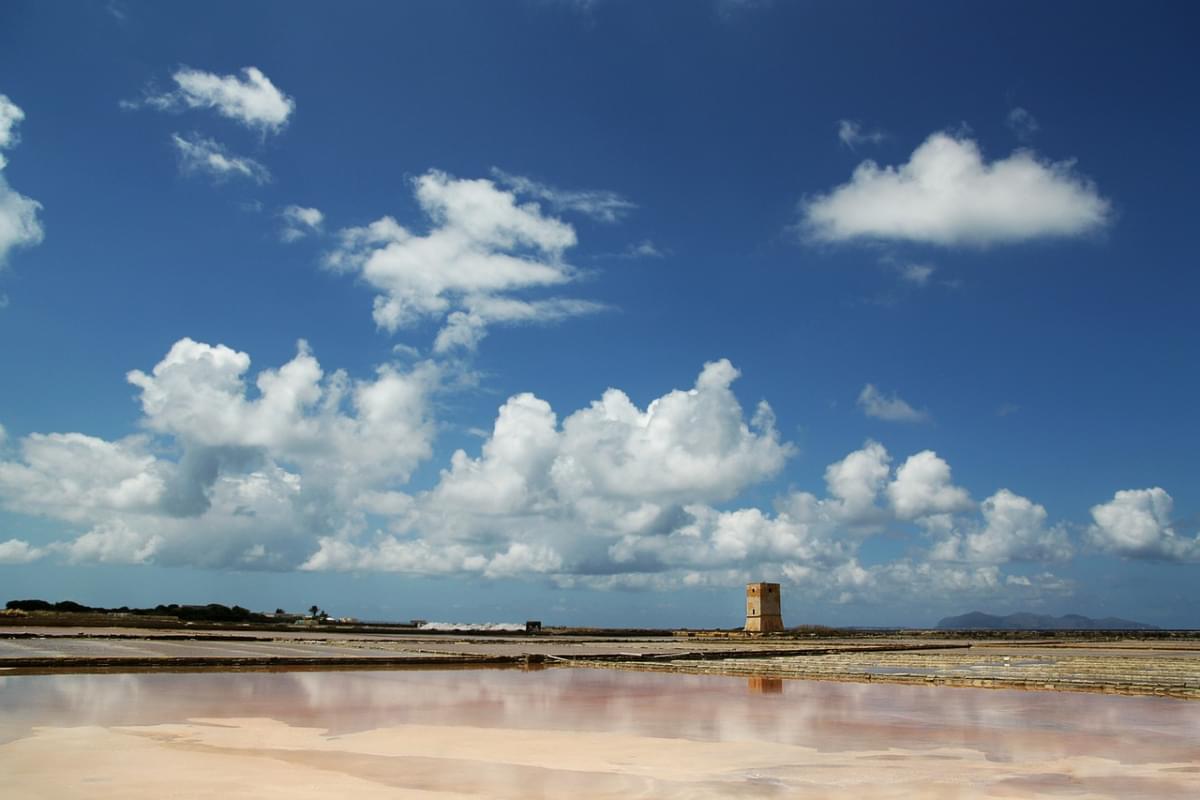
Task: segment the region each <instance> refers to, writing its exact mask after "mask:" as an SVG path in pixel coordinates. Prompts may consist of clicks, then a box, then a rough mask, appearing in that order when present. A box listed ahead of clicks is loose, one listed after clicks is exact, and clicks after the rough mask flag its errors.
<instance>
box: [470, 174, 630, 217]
mask: <svg viewBox="0 0 1200 800" xmlns="http://www.w3.org/2000/svg"><path fill="white" fill-rule="evenodd" d="M492 177H494V178H495V179H496V181H497V182H498V183H500V185H502V186H507V187H509V188H510V189H512V190H513V191H514V192H516V193H517V194H520V195H525V196H527V197H533V198H536V199H538V200H541V201H543V202H545V203H547V204H548V205H549V206H550V208H551V209H553V210H554V211H556V212H559V213H562V212H566V211H574V212H576V213H579V214H583V215H585V216H588V217H592V218H594V219H598V220H600V221H601V222H616V221H618V220H619V219H621V218H622V217H624V216H625V215H626V214H628V213H629V212H630V211H632V210H633V209H635V208H637V205H635V204H634V203H631V202H630V201H629V200H626V199H625V198H624V197H622V196H621V195H619V194H617V193H616V192H611V191H606V190H602V189H582V190H581V189H557V188H555V187H553V186H547V185H546V184H544V183H539V182H538V181H535V180H533V179H531V178H526V177H523V176H521V175H513V174H511V173H508V172H505V171H504V170H502V169H499V168H497V167H492Z"/></svg>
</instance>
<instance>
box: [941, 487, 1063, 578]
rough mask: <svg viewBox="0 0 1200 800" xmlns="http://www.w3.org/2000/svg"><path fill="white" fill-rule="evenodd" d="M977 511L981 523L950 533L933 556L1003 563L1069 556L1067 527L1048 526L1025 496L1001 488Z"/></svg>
mask: <svg viewBox="0 0 1200 800" xmlns="http://www.w3.org/2000/svg"><path fill="white" fill-rule="evenodd" d="M980 512H981V514H982V516H983V525H982V526H978V527H975V528H974V529H972V530H968V531H965V532H955V533H953V534H951V535H950V536H949V537H947V538H946V539H944V540H943V541H942V542H940V543H939V544H938V545H937V547H935V548H934V557H935V558H937V559H940V560H947V561H970V562H976V563H984V564H1004V563H1007V562H1010V561H1038V562H1046V561H1062V560H1064V559H1066V558H1069V557H1070V556H1071V553H1072V547H1071V544H1070V542H1069V541H1068V538H1067V532H1066V529H1065V528H1063V526H1061V525H1054V526H1047V524H1046V518H1047V514H1046V509H1045V508H1044V507H1043V506H1041V505H1039V504H1037V503H1034V502H1033V501H1031V500H1029V499H1028V498H1025V497H1022V496H1020V495H1018V494H1015V493H1013V492H1010V491H1009V490H1008V489H1001V490H1000V491H998V492H996V493H995V494H993V495H992V496H991V497H989V498H987V499H986V500H984V501H983V503H982V504H981V505H980Z"/></svg>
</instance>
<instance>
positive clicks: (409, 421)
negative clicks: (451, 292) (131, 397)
mask: <svg viewBox="0 0 1200 800" xmlns="http://www.w3.org/2000/svg"><path fill="white" fill-rule="evenodd" d="M249 366H250V357H249V356H248V355H247V354H245V353H241V352H238V351H235V350H232V349H230V348H228V347H225V346H224V345H216V346H213V345H208V344H204V343H201V342H195V341H193V340H191V339H181V340H179V341H178V342H176V343H175V345H174V346H172V347H171V350H170V351H169V352H168V353H167V355H166V356H165V357H164V358H163V359H162V361H160V362H159V363H158V364H156V365H155V366H154V369H153V370H152V371H151V373H150V374H147V373H144V372H142V371H140V370H133V371H132V372H130V373H129V375H128V378H129V382H130V383H132V384H133V385H134V386H137V387H138V388H139V389H140V390H141V404H142V411H143V413H144V424H145V426H146V427H147V428H148V429H149V430H151V431H154V432H156V433H161V434H166V435H169V436H171V437H173V438H174V439H175V440H177V441H178V442H180V443H182V444H183V445H184V446H185V447H187V448H188V452H189V453H190V452H194V451H200V452H203V453H207V454H216V456H218V457H219V458H218V460H220V459H225V460H226V461H230V462H238V461H241V462H242V463H250V462H251V461H253V458H254V456H255V455H256V454H262V455H263V456H265V457H270V458H271V459H273V460H276V461H278V462H280V463H282V464H287V465H293V466H296V467H299V468H300V469H301V470H302V471H303V473H304V474H305V477H306V478H307V479H308V480H309V481H314V480H315V481H319V482H320V483H322V485H328V486H332V487H335V488H338V489H339V490H340V491H344V492H353V487H354V486H362V487H364V488H373V487H375V486H378V485H380V484H388V483H404V482H406V481H407V480H408V477H409V475H410V474H411V472H412V470H413V469H414V468H415V467H416V465H417V464H418V463H419V462H420V461H422V460H424V459H426V458H428V457H429V455H430V454H431V443H432V439H433V433H434V431H433V424H432V421H431V419H430V417H429V408H428V401H429V395H430V392H431V391H432V390H433V389H434V388H435V387H436V385H437V382H438V380H439V373H438V368H437V367H436V366H434V365H432V364H429V363H423V364H419V365H418V366H417V367H416V368H415V369H413V370H411V371H409V372H402V371H400V370H399V369H397V368H395V367H391V366H384V367H381V368H379V370H378V372H377V373H376V377H375V380H373V381H372V380H367V381H358V382H352V381H351V380H350V379H349V378H348V377H347V375H346V374H345V373H344V372H341V371H337V372H334V373H333V374H332V375H329V376H326V375H325V374H324V372H323V371H322V369H321V365H320V364H319V363H318V361H317V359H316V357H315V356H313V354H312V352H311V351H310V350H309V348H308V345H307V344H306V343H305V342H303V341H301V342H300V343H299V344H298V346H297V354H296V356H295V358H293V359H292V360H291V361H289V362H288V363H286V364H284V365H283V366H282V367H280V368H279V369H277V370H274V369H267V370H263V371H262V372H260V373H259V374H258V376H257V378H256V379H255V387H256V388H257V390H258V391H257V397H254V398H250V397H248V396H247V394H248V392H247V386H246V380H245V373H246V371H247V370H248V369H249ZM346 407H349V408H346ZM185 462H186V459H185ZM205 472H206V471H205V470H200V474H202V475H203V474H205ZM207 472H211V470H207Z"/></svg>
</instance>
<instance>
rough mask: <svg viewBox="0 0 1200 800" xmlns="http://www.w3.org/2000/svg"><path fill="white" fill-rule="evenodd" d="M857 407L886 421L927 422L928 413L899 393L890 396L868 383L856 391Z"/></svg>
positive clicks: (871, 415) (868, 414) (869, 415)
mask: <svg viewBox="0 0 1200 800" xmlns="http://www.w3.org/2000/svg"><path fill="white" fill-rule="evenodd" d="M858 407H859V408H861V409H862V411H863V413H864V414H866V415H867V416H868V417H874V418H875V419H882V420H887V421H888V422H928V421H929V413H928V412H926V411H918V410H917V409H915V408H913V407H912V406H910V405H909V404H908V403H907V402H905V401H904V400H903V399H902V398H901V397H900V396H899V395H897V394H892V395H891V396H890V397H889V396H888V395H885V394H884V393H883V392H881V391H879V390H878V389H877V388H875V384H872V383H868V384H867V385H866V386H864V387H863V389H862V391H861V392H859V393H858Z"/></svg>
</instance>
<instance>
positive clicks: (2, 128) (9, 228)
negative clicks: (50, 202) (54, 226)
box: [0, 94, 44, 268]
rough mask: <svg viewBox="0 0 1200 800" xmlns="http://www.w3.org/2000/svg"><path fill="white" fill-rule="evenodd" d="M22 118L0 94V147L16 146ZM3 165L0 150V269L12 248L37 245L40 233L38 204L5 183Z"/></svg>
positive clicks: (39, 241)
mask: <svg viewBox="0 0 1200 800" xmlns="http://www.w3.org/2000/svg"><path fill="white" fill-rule="evenodd" d="M24 119H25V112H24V111H22V110H21V109H20V107H19V106H17V104H16V103H14V102H13V101H12V100H9V99H8V96H7V95H3V94H0V150H7V149H9V148H12V147H15V146H16V145H17V143H18V136H17V126H18V125H20V123H21V121H22V120H24ZM7 165H8V161H7V160H6V159H5V156H4V153H2V152H0V268H3V267H4V265H5V264H6V263H7V261H8V254H9V253H10V252H11V251H12V250H14V249H16V248H18V247H32V246H34V245H36V244H40V243H41V241H42V237H43V235H44V233H43V230H42V224H41V222H40V221H39V220H38V212H39V211H41V209H42V204H41V203H39V202H37V201H36V200H31V199H30V198H28V197H26V196H25V195H23V194H21V193H20V192H18V191H16V190H15V189H13V188H12V187H11V186H9V184H8V180H7V179H6V178H5V176H4V172H3V170H4V168H5V167H6V166H7Z"/></svg>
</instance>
